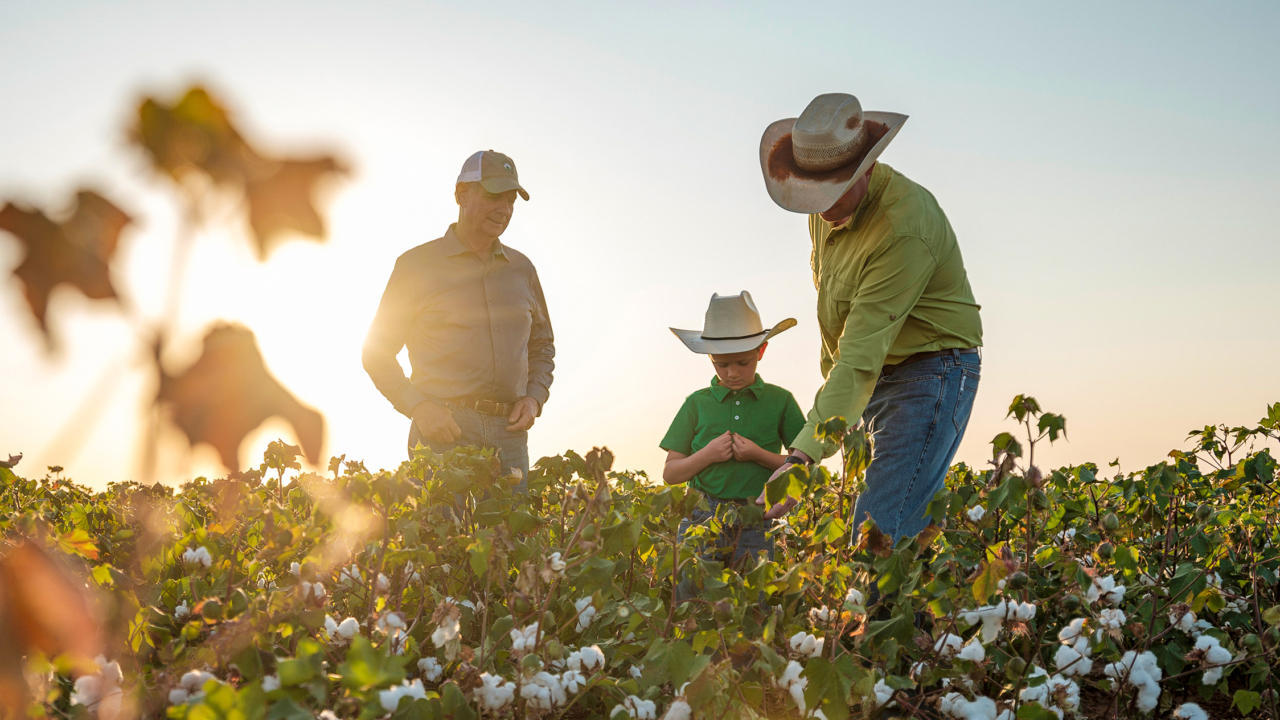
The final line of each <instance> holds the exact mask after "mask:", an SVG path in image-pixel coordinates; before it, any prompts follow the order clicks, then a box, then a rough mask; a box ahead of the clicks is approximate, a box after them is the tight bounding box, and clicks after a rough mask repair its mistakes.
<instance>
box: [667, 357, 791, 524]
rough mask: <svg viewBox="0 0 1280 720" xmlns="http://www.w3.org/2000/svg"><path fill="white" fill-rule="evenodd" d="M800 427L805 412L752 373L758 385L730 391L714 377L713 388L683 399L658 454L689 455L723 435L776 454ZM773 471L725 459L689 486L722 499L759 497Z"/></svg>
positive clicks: (760, 466) (787, 395) (789, 396)
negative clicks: (733, 435) (665, 451)
mask: <svg viewBox="0 0 1280 720" xmlns="http://www.w3.org/2000/svg"><path fill="white" fill-rule="evenodd" d="M803 427H804V413H803V412H801V411H800V405H799V404H797V403H796V399H795V398H794V397H792V395H791V393H790V392H788V391H786V390H783V389H782V388H780V387H778V386H777V385H770V384H768V383H766V382H765V381H764V380H763V379H761V378H760V375H759V374H758V373H757V374H756V381H755V382H754V383H752V384H751V385H748V386H747V387H745V388H742V389H741V390H730V389H729V388H727V387H725V386H723V385H721V384H720V378H718V377H713V378H712V379H711V386H710V387H705V388H703V389H701V390H699V391H697V392H695V393H693V394H692V395H690V396H689V397H687V398H685V400H684V405H683V406H681V407H680V412H679V413H676V417H675V419H674V420H672V421H671V427H670V428H669V429H668V430H667V434H666V437H664V438H662V449H663V450H667V451H671V450H675V451H676V452H678V453H682V454H684V455H692V454H694V453H696V452H698V451H699V450H701V449H702V448H704V447H706V446H707V444H708V443H710V442H711V441H712V440H714V439H716V438H717V437H719V436H721V435H723V434H724V433H725V432H727V431H732V432H733V433H735V434H738V435H742V436H743V437H745V438H747V439H748V440H750V441H751V442H754V443H755V444H757V445H759V446H760V447H762V448H764V449H765V450H768V451H769V452H775V453H780V452H782V449H783V447H784V445H785V443H787V442H789V441H790V440H791V438H794V437H795V436H796V435H797V434H798V433H799V432H800V430H801V428H803ZM772 474H773V471H772V470H769V469H768V468H766V467H764V466H763V465H759V464H757V463H753V462H741V461H738V460H728V461H726V462H722V463H716V464H714V465H712V466H711V467H709V468H707V469H706V470H703V471H702V472H700V473H698V474H697V475H696V476H694V478H693V486H694V487H695V488H697V489H699V490H701V491H702V492H704V493H706V494H708V495H710V496H712V497H714V498H719V499H721V500H745V499H751V500H754V499H755V498H757V497H759V495H760V493H761V491H763V490H764V484H765V481H767V480H768V479H769V476H770V475H772Z"/></svg>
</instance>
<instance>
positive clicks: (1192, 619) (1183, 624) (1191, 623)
mask: <svg viewBox="0 0 1280 720" xmlns="http://www.w3.org/2000/svg"><path fill="white" fill-rule="evenodd" d="M1169 624H1170V625H1173V626H1174V627H1176V628H1178V629H1179V630H1181V631H1182V632H1184V633H1187V634H1188V635H1190V634H1191V633H1192V631H1193V630H1195V629H1196V614H1195V613H1193V612H1191V611H1190V610H1188V611H1186V612H1185V613H1183V614H1182V615H1178V614H1177V613H1176V612H1171V613H1169Z"/></svg>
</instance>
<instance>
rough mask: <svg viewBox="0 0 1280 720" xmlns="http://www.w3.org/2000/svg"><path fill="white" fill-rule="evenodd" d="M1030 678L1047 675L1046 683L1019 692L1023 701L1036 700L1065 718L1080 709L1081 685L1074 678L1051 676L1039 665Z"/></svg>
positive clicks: (1059, 718) (1061, 717) (1061, 719)
mask: <svg viewBox="0 0 1280 720" xmlns="http://www.w3.org/2000/svg"><path fill="white" fill-rule="evenodd" d="M1027 677H1028V679H1031V678H1037V677H1045V678H1046V680H1045V682H1044V683H1042V684H1040V685H1037V686H1035V687H1027V688H1023V689H1022V692H1021V693H1020V694H1019V696H1018V697H1019V698H1020V699H1021V700H1022V702H1024V703H1025V702H1036V703H1040V706H1041V707H1043V708H1045V709H1046V710H1049V711H1050V712H1052V713H1053V714H1054V715H1057V716H1058V720H1064V717H1065V716H1066V715H1067V714H1071V715H1074V714H1075V712H1076V711H1077V710H1079V709H1080V686H1079V685H1077V684H1076V682H1075V681H1074V680H1071V679H1069V678H1066V677H1063V676H1062V675H1060V674H1059V675H1053V676H1052V677H1050V676H1049V673H1048V672H1047V671H1046V670H1045V669H1044V668H1042V667H1040V666H1039V665H1037V666H1035V667H1034V668H1033V669H1032V671H1031V674H1030V675H1028V676H1027Z"/></svg>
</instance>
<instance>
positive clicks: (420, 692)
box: [378, 680, 427, 712]
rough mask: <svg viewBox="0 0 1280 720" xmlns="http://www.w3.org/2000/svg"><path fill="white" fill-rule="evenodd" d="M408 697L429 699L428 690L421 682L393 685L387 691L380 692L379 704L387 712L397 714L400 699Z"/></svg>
mask: <svg viewBox="0 0 1280 720" xmlns="http://www.w3.org/2000/svg"><path fill="white" fill-rule="evenodd" d="M406 697H408V698H414V699H417V700H426V699H427V689H426V688H424V687H423V686H422V681H421V680H414V681H412V682H408V681H406V682H404V683H402V684H400V685H393V686H392V687H390V688H388V689H386V690H379V691H378V702H379V703H381V705H382V709H383V710H386V711H387V712H395V711H396V707H398V706H399V705H400V698H406Z"/></svg>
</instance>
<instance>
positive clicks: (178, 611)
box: [173, 600, 191, 621]
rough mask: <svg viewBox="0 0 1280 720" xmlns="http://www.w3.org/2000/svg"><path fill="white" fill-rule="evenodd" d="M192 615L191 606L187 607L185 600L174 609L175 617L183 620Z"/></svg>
mask: <svg viewBox="0 0 1280 720" xmlns="http://www.w3.org/2000/svg"><path fill="white" fill-rule="evenodd" d="M189 617H191V608H189V607H187V601H186V600H183V601H182V604H180V605H178V606H177V607H175V608H174V609H173V619H174V620H178V621H182V620H186V619H187V618H189Z"/></svg>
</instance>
